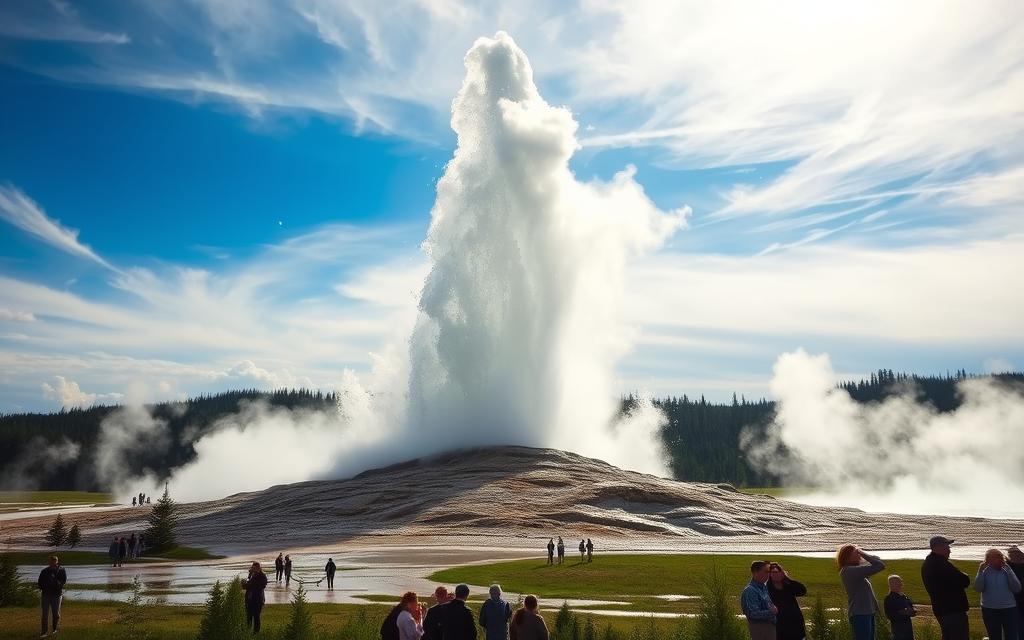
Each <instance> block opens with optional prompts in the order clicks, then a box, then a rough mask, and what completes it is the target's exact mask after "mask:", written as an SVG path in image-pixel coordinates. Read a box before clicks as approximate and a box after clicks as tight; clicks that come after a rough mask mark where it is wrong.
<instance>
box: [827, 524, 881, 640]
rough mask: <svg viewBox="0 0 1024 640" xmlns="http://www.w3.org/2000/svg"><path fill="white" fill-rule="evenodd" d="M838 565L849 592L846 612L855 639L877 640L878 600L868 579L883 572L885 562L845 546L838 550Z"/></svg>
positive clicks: (854, 546) (850, 546)
mask: <svg viewBox="0 0 1024 640" xmlns="http://www.w3.org/2000/svg"><path fill="white" fill-rule="evenodd" d="M836 564H837V565H838V566H839V579H840V581H841V582H842V583H843V587H844V588H845V589H846V613H847V616H848V617H849V619H850V628H851V629H853V638H854V640H875V623H876V620H875V614H877V613H878V600H877V599H876V598H875V590H874V589H873V588H872V587H871V581H870V580H868V578H869V577H870V576H873V575H874V574H876V573H878V572H879V571H883V570H884V569H885V563H884V562H882V560H881V559H880V558H879V557H878V556H873V555H871V554H870V553H866V552H865V551H863V550H861V549H860V548H859V547H857V546H856V545H853V544H844V545H843V546H841V547H839V550H838V551H836Z"/></svg>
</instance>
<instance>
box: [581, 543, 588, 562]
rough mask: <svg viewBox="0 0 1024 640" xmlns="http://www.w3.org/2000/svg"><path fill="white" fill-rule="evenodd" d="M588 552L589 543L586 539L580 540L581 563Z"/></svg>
mask: <svg viewBox="0 0 1024 640" xmlns="http://www.w3.org/2000/svg"><path fill="white" fill-rule="evenodd" d="M586 554H587V543H586V542H585V541H584V540H582V539H581V540H580V564H583V558H584V557H585V556H586Z"/></svg>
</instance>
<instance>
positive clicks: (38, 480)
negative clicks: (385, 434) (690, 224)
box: [0, 369, 1024, 491]
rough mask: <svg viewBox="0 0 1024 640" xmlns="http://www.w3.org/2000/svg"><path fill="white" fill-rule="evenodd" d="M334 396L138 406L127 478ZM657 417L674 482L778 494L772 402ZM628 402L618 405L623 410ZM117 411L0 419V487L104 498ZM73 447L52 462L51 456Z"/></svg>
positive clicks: (699, 405) (237, 393) (687, 407)
mask: <svg viewBox="0 0 1024 640" xmlns="http://www.w3.org/2000/svg"><path fill="white" fill-rule="evenodd" d="M975 378H992V379H995V380H998V381H1000V382H1003V383H1006V384H1024V372H1013V373H1001V374H991V375H988V374H969V373H967V372H966V371H965V370H963V369H959V370H957V371H956V372H954V373H947V374H946V375H940V376H936V375H929V376H920V375H916V374H909V373H895V372H893V370H891V369H879V370H878V371H876V372H875V373H872V374H871V375H870V376H869V377H868V378H865V379H863V380H858V381H847V382H842V383H840V384H838V385H837V388H838V389H842V390H844V391H846V392H847V393H848V394H849V395H850V397H851V398H853V399H854V400H855V401H857V402H860V403H869V402H879V401H881V400H884V399H885V398H886V397H888V396H890V395H893V394H898V393H911V394H913V395H914V396H915V397H916V399H917V400H918V401H919V402H923V403H928V404H930V405H932V406H933V407H935V409H936V410H937V411H940V412H948V411H953V410H955V409H956V408H957V407H959V406H960V402H961V399H960V397H959V394H958V392H957V385H958V384H959V383H960V382H962V381H964V380H967V379H975ZM337 400H338V395H337V393H336V392H324V391H319V390H308V389H279V390H274V391H262V390H258V389H240V390H232V391H225V392H221V393H214V394H203V395H199V396H196V397H193V398H189V399H187V400H180V401H168V402H159V403H153V404H148V405H145V408H146V410H147V411H148V412H149V413H150V415H151V416H152V417H153V418H154V419H156V420H160V421H163V422H164V423H165V424H166V432H167V442H168V443H169V444H168V446H167V447H156V448H147V447H146V446H144V445H145V443H140V445H141V446H139V447H137V448H136V449H135V450H134V451H133V452H132V455H131V456H130V457H129V458H130V459H128V460H127V464H128V466H129V467H130V468H129V469H126V470H125V471H126V472H127V473H128V475H132V476H141V475H143V474H150V475H153V476H155V477H157V478H159V479H161V480H162V479H166V478H168V477H170V475H171V473H172V472H173V471H174V470H175V469H177V468H179V467H181V466H183V465H185V464H187V463H189V462H191V461H192V460H194V459H195V457H196V452H195V448H194V444H195V443H196V442H197V441H198V440H199V439H200V438H202V437H203V436H204V435H207V434H208V433H210V432H212V431H213V430H214V429H215V425H216V423H217V421H218V420H220V419H221V418H224V417H227V416H230V415H232V414H235V413H237V412H238V411H239V410H240V408H241V407H242V405H243V403H246V402H263V403H266V404H267V405H269V406H271V407H274V408H283V409H289V410H293V409H305V410H310V411H327V410H336V408H337ZM653 401H654V404H655V405H656V406H658V407H659V408H660V409H661V410H662V411H664V413H665V415H666V418H667V420H666V424H665V425H664V427H663V428H662V431H661V438H662V441H663V444H664V447H665V450H666V452H667V453H668V456H669V467H670V469H671V471H672V475H673V477H674V478H675V479H677V480H689V481H695V482H715V483H722V482H725V483H730V484H733V485H736V486H740V487H771V486H778V484H779V478H778V477H775V476H773V475H772V474H771V473H769V472H765V471H764V470H761V469H758V468H756V467H755V466H754V465H752V464H750V462H749V461H748V460H747V457H746V455H745V453H744V451H743V450H742V448H741V446H740V439H741V436H742V437H745V438H746V439H748V440H752V441H754V442H756V441H757V440H758V439H762V438H764V437H765V435H766V430H767V427H768V425H769V424H770V423H771V421H772V419H773V417H774V415H775V401H774V400H768V399H766V398H758V399H756V400H750V399H747V398H746V397H745V396H742V395H740V396H737V394H733V397H732V401H731V402H724V403H723V402H709V401H707V400H706V399H705V397H704V396H703V395H701V396H700V397H699V398H691V397H689V396H688V395H686V394H684V395H682V396H667V397H661V398H656V399H654V400H653ZM635 402H636V398H635V397H634V396H632V395H629V396H626V397H624V398H623V399H622V402H621V408H622V410H623V411H627V410H629V409H630V408H631V407H632V406H633V404H634V403H635ZM121 408H122V405H96V406H92V407H88V408H71V409H65V408H62V409H60V410H59V411H54V412H49V413H42V412H27V413H7V414H0V469H3V471H2V472H0V489H2V490H80V491H104V490H107V489H109V487H106V486H104V483H103V481H102V479H101V478H99V477H97V474H96V467H97V465H96V457H97V452H98V448H99V439H100V430H101V424H102V422H103V420H104V419H105V418H107V417H108V416H110V415H111V414H112V413H113V412H115V411H117V410H119V409H121ZM62 448H63V450H64V451H68V450H69V449H70V448H76V449H77V455H75V456H70V455H68V456H66V458H70V459H64V460H62V459H61V457H60V451H61V450H62Z"/></svg>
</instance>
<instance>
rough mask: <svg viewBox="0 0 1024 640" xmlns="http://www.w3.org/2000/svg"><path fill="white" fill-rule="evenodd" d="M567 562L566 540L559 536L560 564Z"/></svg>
mask: <svg viewBox="0 0 1024 640" xmlns="http://www.w3.org/2000/svg"><path fill="white" fill-rule="evenodd" d="M563 562H565V542H564V541H563V540H562V536H558V564H562V563H563Z"/></svg>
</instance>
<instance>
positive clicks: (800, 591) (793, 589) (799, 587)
mask: <svg viewBox="0 0 1024 640" xmlns="http://www.w3.org/2000/svg"><path fill="white" fill-rule="evenodd" d="M789 591H790V593H792V594H793V595H794V596H796V597H797V598H802V597H804V596H806V595H807V587H805V586H804V583H802V582H798V581H797V580H794V579H792V578H790V579H789Z"/></svg>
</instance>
